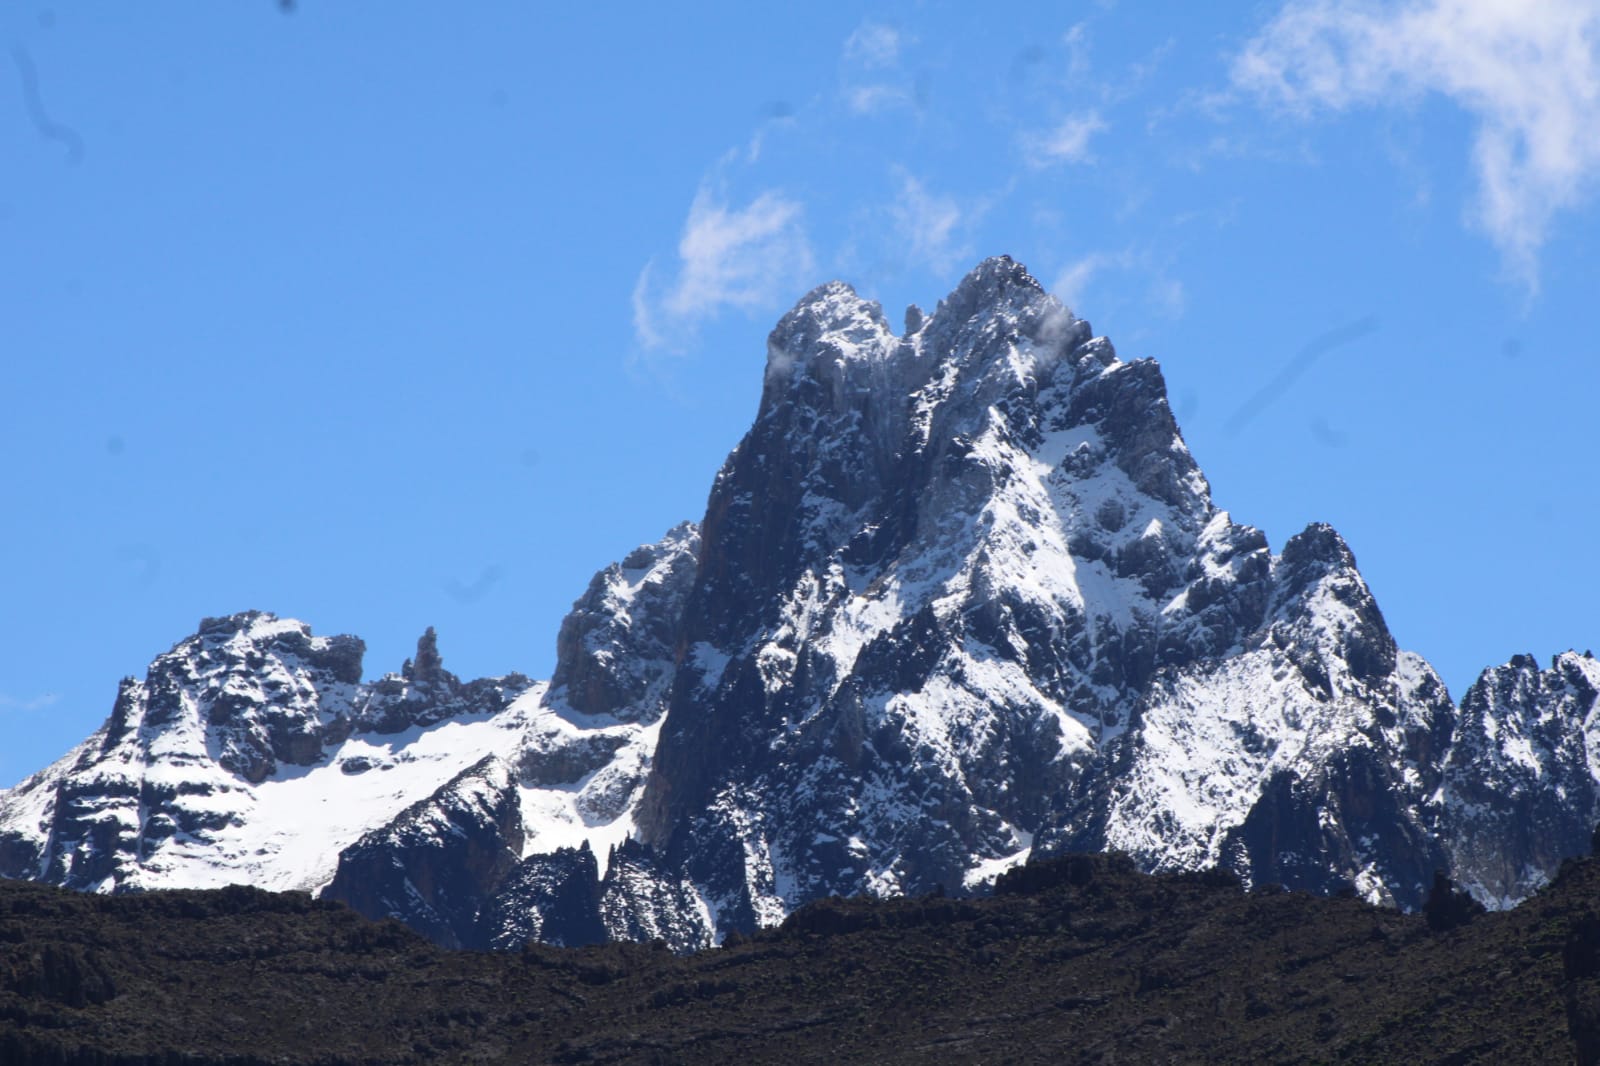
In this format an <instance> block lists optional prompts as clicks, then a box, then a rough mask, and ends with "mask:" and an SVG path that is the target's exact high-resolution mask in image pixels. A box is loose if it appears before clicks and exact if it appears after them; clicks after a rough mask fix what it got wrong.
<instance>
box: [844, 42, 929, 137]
mask: <svg viewBox="0 0 1600 1066" xmlns="http://www.w3.org/2000/svg"><path fill="white" fill-rule="evenodd" d="M908 43H910V42H909V41H908V40H907V39H906V38H905V37H904V36H903V35H902V34H901V33H900V31H899V30H897V29H895V28H894V27H893V26H888V25H885V24H883V23H881V22H872V21H870V20H869V21H866V22H863V23H862V24H861V25H859V26H857V27H856V28H855V30H854V31H852V32H851V34H850V36H849V37H846V38H845V42H844V53H843V56H842V64H841V74H842V77H843V88H842V96H843V99H844V105H845V107H846V108H847V109H848V110H849V111H851V112H852V113H854V114H857V115H876V114H879V113H880V112H884V111H889V110H892V109H894V108H898V107H906V106H913V105H915V104H916V103H917V94H916V92H915V91H914V90H913V86H912V84H911V83H910V82H909V81H907V80H906V78H905V75H904V74H903V73H902V72H901V70H900V59H901V53H902V51H903V50H904V48H905V46H906V45H907V44H908Z"/></svg>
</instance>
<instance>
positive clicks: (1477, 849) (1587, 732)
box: [1435, 651, 1600, 907]
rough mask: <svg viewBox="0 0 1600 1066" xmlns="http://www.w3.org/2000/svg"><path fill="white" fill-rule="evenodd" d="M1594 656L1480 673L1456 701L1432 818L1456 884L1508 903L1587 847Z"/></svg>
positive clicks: (1528, 659) (1595, 772) (1596, 777)
mask: <svg viewBox="0 0 1600 1066" xmlns="http://www.w3.org/2000/svg"><path fill="white" fill-rule="evenodd" d="M1596 712H1600V662H1597V661H1596V660H1595V658H1594V656H1593V655H1591V654H1589V653H1587V652H1586V653H1584V654H1582V655H1579V654H1577V653H1576V652H1571V651H1569V652H1564V653H1562V654H1561V655H1557V656H1556V657H1555V658H1554V659H1553V660H1552V661H1551V663H1550V668H1549V669H1547V670H1541V669H1540V668H1539V665H1538V663H1537V662H1535V661H1534V659H1533V657H1532V656H1530V655H1518V656H1516V657H1515V658H1513V659H1512V660H1511V661H1510V662H1508V663H1506V664H1505V665H1504V666H1498V667H1494V668H1493V669H1489V670H1485V671H1484V672H1483V674H1482V676H1480V677H1479V678H1478V680H1477V682H1476V683H1475V684H1474V685H1473V686H1472V687H1471V688H1470V689H1468V690H1467V693H1466V696H1465V697H1463V699H1462V701H1461V715H1460V723H1459V725H1458V726H1457V729H1456V734H1455V738H1454V743H1453V744H1452V745H1451V747H1450V750H1449V752H1448V754H1447V755H1446V757H1445V783H1444V786H1443V788H1442V789H1441V790H1440V793H1439V796H1438V799H1437V806H1436V811H1435V824H1436V826H1437V832H1438V834H1439V838H1440V840H1441V841H1442V842H1443V844H1444V846H1445V849H1446V851H1447V852H1448V853H1449V856H1450V862H1449V868H1450V870H1451V871H1452V876H1453V878H1454V879H1455V881H1456V882H1457V883H1458V884H1460V885H1461V886H1462V887H1463V888H1465V889H1466V890H1467V891H1469V892H1471V893H1472V894H1473V895H1474V896H1475V897H1476V898H1477V899H1478V900H1479V901H1481V902H1483V903H1485V904H1487V905H1489V906H1492V907H1507V906H1510V905H1512V904H1514V903H1516V902H1518V901H1519V900H1521V899H1523V898H1525V897H1526V896H1528V895H1529V894H1530V893H1532V892H1533V891H1534V890H1535V889H1536V888H1538V887H1539V886H1540V885H1543V884H1544V883H1545V882H1547V881H1549V880H1550V879H1551V878H1552V877H1554V876H1555V873H1556V871H1557V869H1559V868H1560V865H1561V861H1562V860H1563V859H1566V858H1570V857H1572V856H1575V855H1584V854H1587V853H1588V851H1589V843H1590V834H1591V832H1592V831H1593V830H1594V828H1595V824H1596V822H1600V719H1597V713H1596Z"/></svg>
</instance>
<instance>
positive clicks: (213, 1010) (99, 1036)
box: [0, 856, 1600, 1066]
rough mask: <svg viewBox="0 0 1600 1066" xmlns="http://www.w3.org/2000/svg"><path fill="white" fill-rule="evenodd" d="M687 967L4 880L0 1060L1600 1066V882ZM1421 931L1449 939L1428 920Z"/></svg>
mask: <svg viewBox="0 0 1600 1066" xmlns="http://www.w3.org/2000/svg"><path fill="white" fill-rule="evenodd" d="M1000 887H1001V891H1000V894H998V895H996V896H995V897H994V898H991V899H983V900H954V899H941V898H926V899H921V900H900V901H890V902H871V901H864V900H851V901H826V902H823V903H819V904H814V905H812V906H811V907H808V908H806V909H804V910H802V911H800V912H799V913H797V914H796V915H795V916H793V917H792V918H791V919H790V920H789V922H788V923H786V924H785V926H784V927H783V928H781V929H779V930H775V931H772V932H768V933H763V934H760V935H758V936H757V937H755V938H753V939H749V940H744V941H741V942H738V943H735V944H732V945H730V946H726V947H723V948H720V949H715V950H711V951H707V952H703V953H701V954H698V955H694V956H688V957H680V956H675V955H672V954H671V953H669V952H667V951H666V950H664V949H660V948H652V947H650V946H641V945H631V944H620V945H607V946H604V947H597V948H586V949H581V950H563V949H556V948H549V947H544V946H534V947H530V948H528V949H526V950H524V951H522V952H517V953H508V954H477V953H468V952H457V953H452V952H449V951H445V950H442V949H439V948H436V947H434V946H432V945H430V944H429V943H427V942H426V941H424V940H422V939H421V938H420V937H418V936H417V935H416V934H414V933H411V932H410V931H409V930H407V929H405V928H404V927H402V926H400V925H399V924H397V923H394V922H388V923H382V924H374V923H371V922H368V921H366V920H364V919H362V918H360V917H358V916H356V915H355V914H354V913H352V912H350V911H348V910H346V909H345V908H343V907H342V906H340V905H337V904H332V903H319V902H313V901H312V900H310V899H309V898H308V897H305V896H301V895H272V894H267V893H262V892H257V891H254V890H250V889H227V890H223V891H219V892H175V893H158V894H150V895H145V896H118V897H95V896H85V895H78V894H74V893H71V892H66V891H62V890H59V889H54V888H48V887H44V886H40V885H34V884H25V883H16V882H4V883H0V1063H30V1064H50V1063H84V1064H95V1066H120V1064H130V1066H131V1064H136V1063H137V1064H175V1063H228V1064H232V1066H247V1064H257V1063H261V1064H266V1063H274V1064H277V1063H283V1064H289V1063H317V1064H324V1066H333V1064H346V1063H371V1064H398V1063H417V1062H462V1063H502V1062H503V1063H524V1062H546V1061H551V1062H697V1063H699V1062H723V1061H728V1062H733V1061H737V1062H839V1061H870V1062H928V1061H939V1062H961V1061H974V1062H976V1061H983V1062H1002V1061H1015V1062H1062V1061H1066V1062H1107V1063H1111V1062H1151V1061H1195V1062H1198V1061H1218V1060H1224V1061H1230V1060H1231V1061H1272V1062H1340V1061H1348V1062H1377V1061H1385V1062H1391V1061H1416V1062H1452V1063H1469V1062H1495V1063H1507V1062H1539V1063H1553V1062H1568V1061H1574V1060H1577V1061H1583V1062H1593V1061H1596V1058H1597V1054H1596V1050H1595V1049H1596V1047H1597V1045H1596V1043H1595V1039H1594V1038H1595V1035H1596V1034H1597V1033H1600V866H1597V865H1596V863H1594V862H1593V861H1587V860H1586V861H1583V862H1580V863H1574V864H1571V865H1569V866H1567V867H1566V868H1565V869H1564V870H1563V873H1562V875H1561V877H1560V878H1558V880H1557V882H1556V884H1554V885H1553V886H1551V887H1550V888H1548V889H1546V890H1545V891H1544V892H1542V893H1540V894H1539V895H1537V896H1536V897H1534V898H1533V899H1531V900H1529V901H1528V902H1527V903H1525V904H1524V905H1522V906H1521V907H1519V908H1517V909H1516V910H1514V911H1510V912H1507V913H1502V914H1490V915H1481V916H1479V917H1477V918H1474V919H1472V920H1470V921H1467V922H1466V923H1465V924H1463V925H1460V926H1458V927H1456V928H1453V929H1445V930H1438V929H1432V928H1430V926H1429V923H1428V921H1427V920H1426V919H1425V918H1424V917H1422V916H1419V915H1401V914H1398V913H1395V912H1392V911H1384V910H1378V909H1374V908H1372V907H1369V906H1367V905H1366V904H1364V903H1361V902H1359V901H1356V900H1353V899H1322V898H1315V897H1311V896H1308V895H1302V894H1291V893H1282V892H1278V893H1273V892H1258V893H1254V894H1250V895H1246V894H1244V893H1242V892H1240V891H1239V890H1238V889H1237V888H1236V887H1235V886H1234V885H1233V884H1232V883H1231V881H1230V880H1228V879H1227V878H1226V877H1225V876H1219V875H1205V874H1201V875H1179V876H1163V877H1148V876H1144V875H1141V874H1138V873H1136V872H1134V871H1133V870H1132V869H1131V867H1130V866H1129V865H1128V864H1127V863H1126V861H1125V860H1120V859H1118V858H1115V857H1105V856H1086V857H1085V856H1074V857H1070V858H1066V859H1061V860H1056V861H1054V862H1051V863H1045V864H1040V865H1038V866H1034V867H1027V868H1024V869H1023V870H1020V871H1016V872H1014V873H1013V874H1012V875H1010V876H1008V877H1007V878H1005V879H1003V881H1002V884H1001V886H1000ZM1436 924H1437V923H1436Z"/></svg>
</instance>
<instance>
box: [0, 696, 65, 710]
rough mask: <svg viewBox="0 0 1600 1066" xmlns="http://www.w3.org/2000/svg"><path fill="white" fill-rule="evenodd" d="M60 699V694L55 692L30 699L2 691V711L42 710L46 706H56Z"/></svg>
mask: <svg viewBox="0 0 1600 1066" xmlns="http://www.w3.org/2000/svg"><path fill="white" fill-rule="evenodd" d="M60 700H61V696H60V694H59V693H55V692H46V693H45V694H44V695H42V696H34V697H32V698H30V699H18V698H16V697H14V696H8V695H6V694H5V693H4V692H0V711H42V710H44V709H45V708H46V707H52V706H54V705H55V704H56V703H58V702H60Z"/></svg>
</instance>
